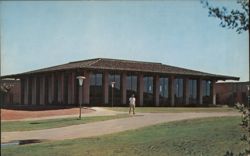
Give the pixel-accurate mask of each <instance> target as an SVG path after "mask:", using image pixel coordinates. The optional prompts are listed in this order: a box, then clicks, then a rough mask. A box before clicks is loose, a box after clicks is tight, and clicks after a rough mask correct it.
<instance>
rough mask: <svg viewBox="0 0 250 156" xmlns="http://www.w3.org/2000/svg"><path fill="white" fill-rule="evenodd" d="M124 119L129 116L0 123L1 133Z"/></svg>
mask: <svg viewBox="0 0 250 156" xmlns="http://www.w3.org/2000/svg"><path fill="white" fill-rule="evenodd" d="M126 117H129V115H127V114H119V115H112V116H111V115H110V116H94V117H82V119H81V120H79V119H78V118H60V119H48V120H35V121H4V122H1V132H11V131H29V130H39V129H49V128H57V127H65V126H70V125H78V124H85V123H90V122H97V121H105V120H111V119H119V118H126Z"/></svg>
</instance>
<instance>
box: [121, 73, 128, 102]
mask: <svg viewBox="0 0 250 156" xmlns="http://www.w3.org/2000/svg"><path fill="white" fill-rule="evenodd" d="M121 81H122V82H121V91H122V104H123V105H126V103H127V74H126V73H122V80H121Z"/></svg>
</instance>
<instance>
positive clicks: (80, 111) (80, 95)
mask: <svg viewBox="0 0 250 156" xmlns="http://www.w3.org/2000/svg"><path fill="white" fill-rule="evenodd" d="M76 78H77V79H78V82H79V86H80V87H79V119H81V117H82V85H83V80H85V79H86V77H84V76H77V77H76Z"/></svg>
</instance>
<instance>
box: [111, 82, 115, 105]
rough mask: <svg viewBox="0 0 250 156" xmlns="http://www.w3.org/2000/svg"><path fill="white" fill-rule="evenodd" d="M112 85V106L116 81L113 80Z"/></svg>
mask: <svg viewBox="0 0 250 156" xmlns="http://www.w3.org/2000/svg"><path fill="white" fill-rule="evenodd" d="M111 87H112V107H113V103H114V102H113V101H114V87H115V82H114V81H112V82H111Z"/></svg>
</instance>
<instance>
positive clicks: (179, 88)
mask: <svg viewBox="0 0 250 156" xmlns="http://www.w3.org/2000/svg"><path fill="white" fill-rule="evenodd" d="M174 82H175V96H176V97H183V79H179V78H177V79H175V81H174Z"/></svg>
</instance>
